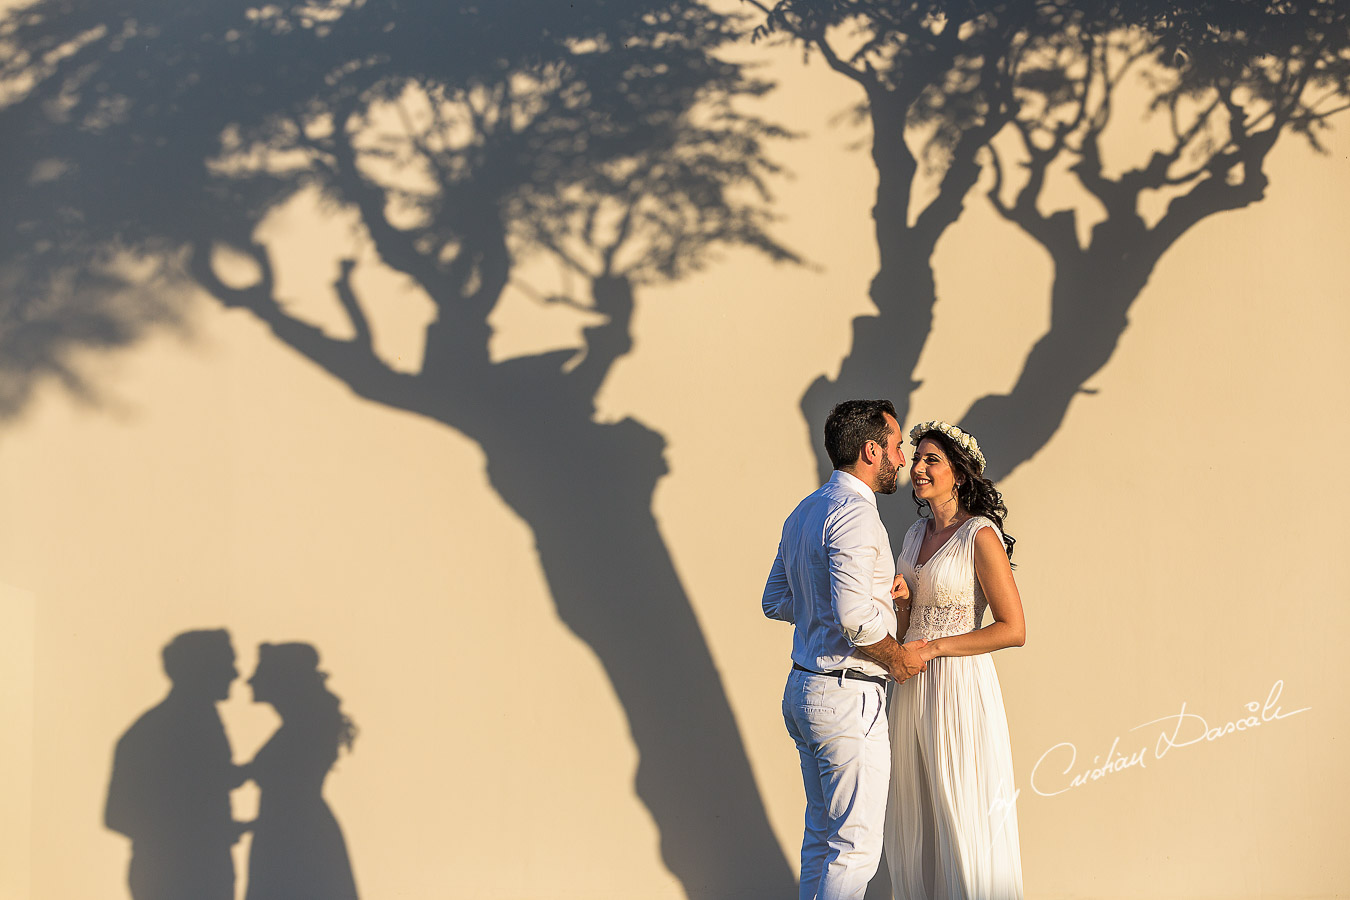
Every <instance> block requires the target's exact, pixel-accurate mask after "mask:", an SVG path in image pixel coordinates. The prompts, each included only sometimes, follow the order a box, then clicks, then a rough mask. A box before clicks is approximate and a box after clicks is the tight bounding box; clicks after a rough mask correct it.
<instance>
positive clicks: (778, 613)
mask: <svg viewBox="0 0 1350 900" xmlns="http://www.w3.org/2000/svg"><path fill="white" fill-rule="evenodd" d="M763 605H764V615H766V616H768V617H769V618H770V619H778V620H779V621H781V622H792V621H794V617H793V615H792V585H790V584H789V583H788V577H787V565H786V564H785V563H784V561H783V542H782V541H779V542H778V555H777V556H775V557H774V560H773V568H771V569H770V570H769V580H768V581H767V582H766V583H765V585H764V600H763Z"/></svg>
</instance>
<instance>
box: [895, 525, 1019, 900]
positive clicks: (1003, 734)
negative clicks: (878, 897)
mask: <svg viewBox="0 0 1350 900" xmlns="http://www.w3.org/2000/svg"><path fill="white" fill-rule="evenodd" d="M926 522H927V520H926V519H920V520H919V521H918V522H916V523H914V526H913V527H912V528H910V529H909V531H908V533H906V535H905V543H904V547H903V549H902V550H901V551H900V557H899V559H898V560H897V561H896V571H898V572H903V573H904V574H905V577H906V580H907V581H908V583H909V585H910V615H909V630H908V631H907V632H906V633H905V638H904V639H905V640H906V641H913V640H917V639H919V638H926V639H928V640H932V639H934V638H939V637H945V636H947V635H953V634H965V633H966V632H968V631H973V630H974V629H976V628H978V627H980V620H981V619H982V618H983V617H984V610H985V606H986V601H985V598H984V593H983V592H982V591H981V590H980V585H979V580H978V579H977V578H976V577H975V535H976V533H977V532H979V530H980V529H981V528H986V527H987V528H993V529H994V531H995V533H997V532H998V528H997V526H995V525H994V523H993V522H992V521H990V520H989V519H987V518H984V517H983V516H976V517H974V518H971V519H969V520H967V521H966V522H964V523H962V524H961V526H960V527H959V528H957V530H956V533H955V534H953V535H952V536H951V537H950V538H949V539H948V540H947V543H945V544H943V545H942V546H941V547H940V548H938V551H937V552H936V553H934V554H933V555H932V557H931V558H930V559H929V560H928V562H927V563H925V564H924V565H923V566H922V567H921V568H920V569H918V570H917V571H916V568H915V561H916V560H917V559H918V556H919V545H920V544H921V543H922V542H923V535H924V528H925V524H926ZM1000 537H1001V535H1000ZM890 728H891V796H890V802H889V804H888V805H887V809H886V836H885V847H886V864H887V866H888V867H889V868H890V870H891V890H892V891H893V893H894V895H895V900H1021V898H1022V860H1021V852H1020V850H1019V846H1018V837H1017V809H1016V806H1015V805H1014V800H1015V790H1016V789H1015V787H1014V785H1013V767H1012V747H1011V745H1010V744H1009V742H1008V719H1007V716H1006V715H1005V714H1004V711H1003V694H1002V691H1001V690H1000V689H999V684H998V673H996V672H995V671H994V661H993V660H992V659H991V658H990V655H989V654H988V653H981V654H978V655H976V656H944V657H939V658H937V659H934V660H932V661H930V662H929V663H928V668H927V670H926V671H924V672H920V673H919V674H918V675H915V676H914V677H913V678H910V679H909V680H908V681H906V682H905V683H904V684H901V685H897V686H894V687H893V689H892V692H891V705H890Z"/></svg>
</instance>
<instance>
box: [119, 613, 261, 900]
mask: <svg viewBox="0 0 1350 900" xmlns="http://www.w3.org/2000/svg"><path fill="white" fill-rule="evenodd" d="M163 659H164V671H165V672H166V673H167V674H168V676H169V680H170V681H172V682H173V687H172V688H171V689H170V690H169V694H168V696H167V697H165V698H164V699H163V700H162V701H161V702H160V703H159V704H158V705H156V706H154V707H152V708H151V709H149V710H148V711H146V712H145V714H144V715H142V716H141V717H140V718H139V719H137V720H136V722H135V724H133V725H132V726H131V727H130V728H128V729H127V731H126V733H125V734H123V735H122V737H121V739H120V740H118V742H117V749H116V751H115V753H114V755H113V769H112V777H111V779H110V781H109V784H108V802H107V806H106V808H105V810H104V824H105V825H107V827H108V828H109V829H111V830H113V831H116V832H119V833H121V834H124V835H126V836H127V837H129V838H131V866H130V870H129V873H128V876H127V884H128V886H129V887H130V888H131V896H132V897H133V898H134V900H188V898H191V900H233V898H234V861H233V859H232V858H231V856H230V847H231V845H232V844H233V843H234V842H235V841H236V840H238V839H239V836H240V834H241V833H242V832H243V830H244V827H245V826H244V825H242V824H241V823H238V822H236V821H234V816H233V813H232V812H231V809H230V791H231V790H233V789H234V788H235V787H238V786H239V784H240V783H241V781H242V772H241V770H240V769H239V768H238V767H237V766H235V765H234V761H233V757H232V754H231V752H230V742H229V739H228V738H227V737H226V736H225V726H224V725H223V724H222V723H221V720H220V714H219V712H218V711H217V710H216V704H217V703H218V702H220V701H222V700H225V699H227V698H228V697H229V694H230V684H231V683H232V682H233V681H234V680H235V679H236V678H237V677H238V676H239V671H238V669H236V668H235V664H234V660H235V657H234V648H233V647H232V646H231V645H230V634H229V632H228V631H225V630H223V629H220V630H214V631H187V632H184V633H182V634H180V635H178V636H177V637H175V638H174V639H173V640H172V641H170V642H169V643H168V645H167V646H165V647H164V650H163Z"/></svg>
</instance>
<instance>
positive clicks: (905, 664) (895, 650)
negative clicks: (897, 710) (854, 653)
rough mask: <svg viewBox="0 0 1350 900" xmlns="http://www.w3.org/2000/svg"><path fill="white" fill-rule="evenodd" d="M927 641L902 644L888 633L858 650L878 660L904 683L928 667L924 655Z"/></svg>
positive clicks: (897, 679)
mask: <svg viewBox="0 0 1350 900" xmlns="http://www.w3.org/2000/svg"><path fill="white" fill-rule="evenodd" d="M927 643H928V642H927V641H910V642H909V643H908V644H900V643H897V642H896V640H895V638H893V637H891V636H890V635H889V634H888V635H886V636H885V637H884V638H882V639H881V640H879V641H877V642H876V643H875V644H869V645H867V646H866V647H859V648H858V650H859V651H860V652H861V653H862V654H863V655H864V656H867V657H870V658H871V659H874V660H876V661H877V664H878V665H880V666H882V667H883V668H885V670H886V671H887V672H889V673H890V676H891V677H892V678H894V679H895V680H896V682H897V683H899V684H904V683H905V682H906V681H908V680H909V679H911V678H913V677H914V676H915V675H918V674H919V673H920V672H922V671H923V670H924V668H925V667H926V664H927V659H925V658H924V656H923V647H924V646H925V645H926V644H927Z"/></svg>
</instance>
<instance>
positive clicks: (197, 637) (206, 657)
mask: <svg viewBox="0 0 1350 900" xmlns="http://www.w3.org/2000/svg"><path fill="white" fill-rule="evenodd" d="M160 655H161V657H162V658H163V660H164V673H165V674H166V675H168V676H169V680H170V681H172V682H174V683H175V684H177V683H178V682H180V681H181V682H184V683H187V682H191V681H195V680H197V679H199V678H200V677H201V674H202V673H203V672H205V673H207V674H208V675H214V674H215V673H216V672H217V671H219V667H220V663H221V661H222V660H226V659H228V660H229V661H230V664H231V665H233V663H234V647H233V646H232V645H231V644H230V633H229V632H228V631H226V630H225V629H223V628H215V629H211V630H202V631H185V632H183V633H182V634H180V635H178V636H176V637H175V638H174V639H173V640H171V641H169V643H168V644H166V645H165V647H164V649H163V650H162V651H161V652H160Z"/></svg>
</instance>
